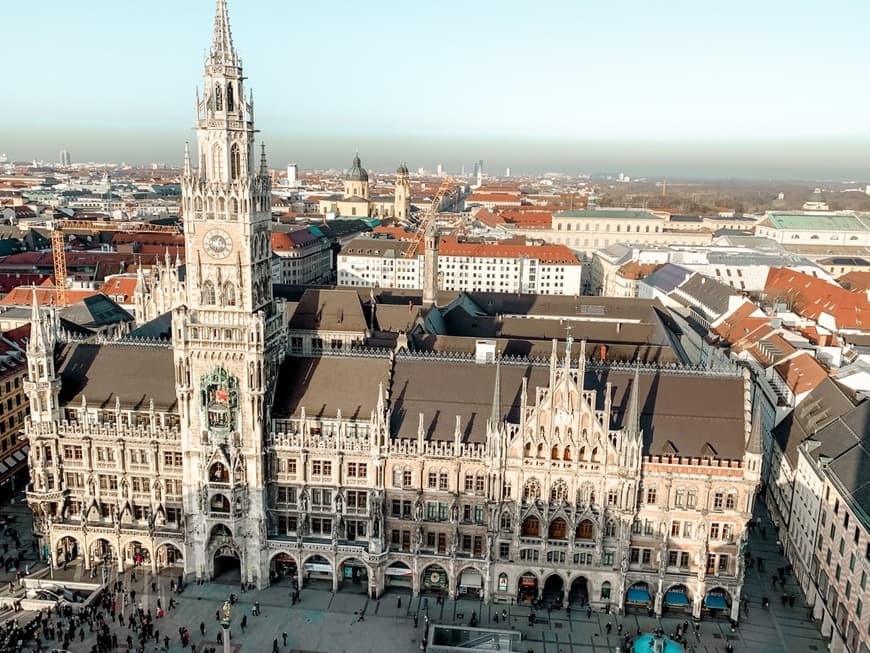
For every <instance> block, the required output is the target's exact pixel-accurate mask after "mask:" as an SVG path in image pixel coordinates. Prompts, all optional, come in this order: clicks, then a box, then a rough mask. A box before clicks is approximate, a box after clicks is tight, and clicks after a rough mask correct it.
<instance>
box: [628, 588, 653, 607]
mask: <svg viewBox="0 0 870 653" xmlns="http://www.w3.org/2000/svg"><path fill="white" fill-rule="evenodd" d="M626 601H627V602H628V603H644V604H648V603H649V592H648V591H647V590H645V589H641V588H639V587H632V588H631V589H630V590H628V595H627V596H626Z"/></svg>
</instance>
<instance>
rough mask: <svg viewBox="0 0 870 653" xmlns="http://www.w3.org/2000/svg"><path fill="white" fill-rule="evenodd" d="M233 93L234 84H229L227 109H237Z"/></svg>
mask: <svg viewBox="0 0 870 653" xmlns="http://www.w3.org/2000/svg"><path fill="white" fill-rule="evenodd" d="M234 95H235V94H234V93H233V85H232V84H231V83H230V84H227V111H235V110H236V102H235V97H234Z"/></svg>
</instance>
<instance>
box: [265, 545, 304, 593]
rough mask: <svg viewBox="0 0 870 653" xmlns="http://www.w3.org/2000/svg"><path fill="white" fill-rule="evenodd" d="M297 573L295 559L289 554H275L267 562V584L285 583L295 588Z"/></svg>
mask: <svg viewBox="0 0 870 653" xmlns="http://www.w3.org/2000/svg"><path fill="white" fill-rule="evenodd" d="M298 573H299V570H298V568H297V566H296V559H295V558H294V557H293V556H291V555H290V554H289V553H278V554H275V556H274V557H273V558H272V560H271V561H270V562H269V582H270V583H271V584H272V585H277V584H278V583H282V582H285V583H289V584H290V585H291V586H296V576H297V575H298Z"/></svg>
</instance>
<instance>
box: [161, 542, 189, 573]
mask: <svg viewBox="0 0 870 653" xmlns="http://www.w3.org/2000/svg"><path fill="white" fill-rule="evenodd" d="M182 565H184V555H183V554H182V553H181V549H179V548H178V547H177V546H175V545H174V544H170V543H168V542H167V543H166V544H161V545H160V546H159V547H157V567H158V569H164V568H166V567H174V566H182Z"/></svg>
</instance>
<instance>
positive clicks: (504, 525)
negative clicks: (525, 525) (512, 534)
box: [501, 512, 512, 531]
mask: <svg viewBox="0 0 870 653" xmlns="http://www.w3.org/2000/svg"><path fill="white" fill-rule="evenodd" d="M511 523H512V522H511V514H510V513H509V512H503V513H501V529H502V530H503V531H509V530H510V529H511Z"/></svg>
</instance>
